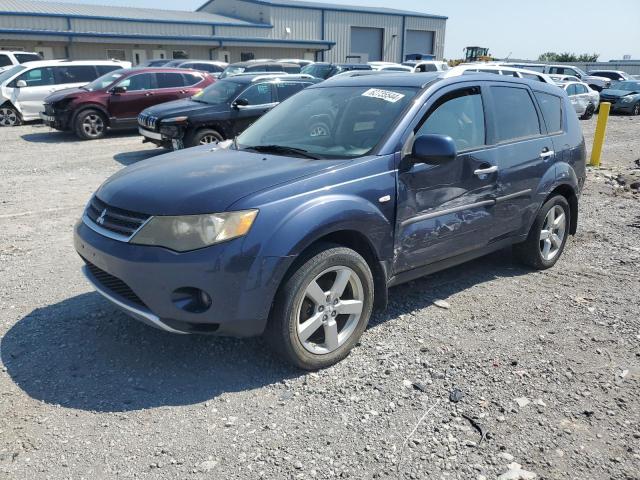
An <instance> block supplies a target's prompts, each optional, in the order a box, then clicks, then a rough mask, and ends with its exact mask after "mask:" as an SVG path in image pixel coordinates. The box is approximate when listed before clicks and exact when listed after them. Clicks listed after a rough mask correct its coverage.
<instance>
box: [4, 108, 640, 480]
mask: <svg viewBox="0 0 640 480" xmlns="http://www.w3.org/2000/svg"><path fill="white" fill-rule="evenodd" d="M582 125H583V127H584V130H585V136H586V137H587V141H588V142H590V141H591V137H592V134H593V129H594V126H595V119H593V120H590V121H586V122H582ZM639 132H640V118H639V117H635V118H630V117H622V116H616V117H613V118H612V119H611V122H610V125H609V134H608V141H607V145H606V147H605V151H604V157H603V166H604V169H601V170H599V171H597V172H596V171H591V172H590V173H589V179H588V184H587V187H586V191H585V194H584V196H583V198H582V200H581V216H580V226H579V233H578V235H577V236H575V237H574V238H572V239H571V240H570V241H569V244H568V246H567V249H566V250H565V253H564V256H563V257H562V259H561V260H560V261H559V263H558V264H557V265H556V267H555V268H554V269H552V270H548V271H545V272H538V273H535V272H531V271H527V270H525V269H523V268H521V267H520V266H518V265H517V264H516V263H514V262H513V261H512V259H511V255H510V252H509V251H503V252H499V253H496V254H494V255H491V256H489V257H486V258H483V259H480V260H477V261H474V262H472V263H469V264H466V265H463V266H460V267H457V268H454V269H451V270H448V271H445V272H442V273H439V274H436V275H432V276H430V277H428V278H424V279H421V280H418V281H415V282H412V283H410V284H407V285H404V286H400V287H397V288H394V289H393V290H392V291H391V303H390V306H389V309H388V310H387V311H386V312H383V313H377V314H376V315H375V317H374V318H373V320H372V324H371V326H370V328H369V329H368V331H367V332H366V333H365V335H364V336H363V338H362V343H361V345H359V346H358V347H357V348H356V349H355V350H354V352H353V353H352V354H351V355H350V356H349V357H348V358H347V359H346V360H345V361H343V362H342V363H340V364H339V365H337V366H335V367H332V368H329V369H327V370H324V371H321V372H318V373H303V372H300V371H297V370H294V369H292V368H290V367H288V366H286V365H283V364H282V363H280V362H279V361H278V360H277V359H276V358H274V357H273V356H272V355H271V354H270V353H269V351H268V349H267V348H266V347H265V345H264V344H263V343H262V341H261V340H260V339H251V340H242V341H241V340H235V339H225V338H211V337H198V336H173V335H171V334H167V333H164V332H161V331H157V330H154V329H152V328H148V327H145V326H143V325H141V324H139V323H137V322H135V321H133V320H130V319H128V318H127V317H126V316H124V315H123V314H121V313H118V312H117V311H116V310H115V309H113V308H112V307H111V306H110V305H109V304H108V303H107V302H106V301H104V300H103V299H101V297H100V296H99V295H98V294H96V293H94V292H93V291H92V290H91V289H90V288H89V286H88V285H87V283H86V282H85V281H84V280H83V278H82V276H81V274H80V264H81V262H80V260H79V258H78V257H77V255H76V254H75V252H74V250H73V247H72V240H71V231H72V226H73V224H74V222H75V221H76V219H77V218H78V217H79V216H80V213H81V210H82V208H83V206H84V204H85V202H86V201H87V199H88V198H89V196H90V194H91V193H92V192H93V191H94V190H95V189H96V187H97V186H98V185H99V184H100V183H101V181H103V180H104V179H105V178H106V177H107V176H108V175H110V174H112V173H114V172H115V171H117V170H119V169H120V168H122V167H123V165H128V164H131V163H133V162H136V161H138V160H140V159H144V158H149V157H151V156H153V155H156V154H158V153H160V151H158V150H154V149H152V148H151V147H149V146H144V145H142V144H141V143H140V139H139V137H136V136H129V135H119V136H115V137H110V138H107V139H104V140H100V141H95V142H80V141H77V140H76V139H75V138H74V137H73V136H70V135H66V134H61V133H50V132H49V131H48V130H47V129H46V128H44V127H42V126H38V125H31V126H23V127H19V128H12V129H7V128H5V129H0V146H1V147H0V172H1V173H2V174H1V175H0V231H1V232H2V234H1V235H0V337H1V343H0V356H1V362H0V478H8V479H40V478H51V479H81V478H91V479H103V478H109V479H112V478H180V479H183V478H189V479H191V478H193V479H203V478H210V479H257V478H266V479H289V478H296V479H297V478H305V479H311V478H319V479H323V478H354V479H360V478H362V479H369V478H393V479H396V478H398V479H404V478H412V479H416V478H423V479H426V478H444V479H454V478H456V479H483V478H486V479H495V478H499V479H529V478H534V476H535V478H543V479H564V478H567V479H599V480H600V479H612V480H613V479H615V480H620V479H638V478H640V447H639V445H640V389H639V388H638V387H639V385H638V384H639V380H640V302H638V298H639V296H640V273H639V272H640V270H639V268H638V267H639V263H640V242H639V241H638V239H639V236H640V208H639V207H640V203H639V201H640V195H639V194H634V193H632V191H631V190H630V189H629V185H630V184H631V183H633V181H634V178H635V179H638V178H640V175H639V174H640V169H638V166H637V165H636V164H635V163H634V162H635V161H636V160H637V159H639V158H640V134H639ZM622 184H624V185H622ZM625 185H626V186H625ZM625 188H626V190H625ZM435 300H444V301H446V303H445V304H443V303H442V302H438V303H439V304H441V305H442V306H443V307H448V308H441V307H438V306H436V305H434V301H435ZM452 392H453V393H452ZM460 397H461V398H460ZM454 400H456V401H454Z"/></svg>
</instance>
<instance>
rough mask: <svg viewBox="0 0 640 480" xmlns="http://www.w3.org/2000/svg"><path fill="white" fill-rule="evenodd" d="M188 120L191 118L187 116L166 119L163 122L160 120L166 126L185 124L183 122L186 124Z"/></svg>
mask: <svg viewBox="0 0 640 480" xmlns="http://www.w3.org/2000/svg"><path fill="white" fill-rule="evenodd" d="M187 120H189V117H187V116H182V117H171V118H165V119H163V120H160V123H162V124H165V125H166V124H167V123H183V122H186V121H187Z"/></svg>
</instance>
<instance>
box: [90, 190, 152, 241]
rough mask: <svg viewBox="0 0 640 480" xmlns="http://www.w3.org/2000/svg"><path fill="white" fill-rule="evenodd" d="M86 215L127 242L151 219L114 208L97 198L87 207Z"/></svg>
mask: <svg viewBox="0 0 640 480" xmlns="http://www.w3.org/2000/svg"><path fill="white" fill-rule="evenodd" d="M85 214H86V216H87V217H88V218H89V221H91V222H93V224H94V225H97V226H98V227H100V228H103V229H105V230H108V231H110V232H113V233H115V234H117V235H120V236H122V237H125V238H124V239H125V240H128V239H129V238H130V237H131V236H132V235H133V234H134V233H135V232H136V231H137V230H138V229H139V228H140V227H141V226H142V225H143V224H144V222H146V221H147V220H148V219H149V217H150V215H145V214H144V213H137V212H131V211H129V210H124V209H122V208H117V207H112V206H110V205H107V204H106V203H104V202H103V201H102V200H100V199H99V198H98V197H96V196H94V197H93V198H92V199H91V201H90V202H89V205H87V209H86V210H85Z"/></svg>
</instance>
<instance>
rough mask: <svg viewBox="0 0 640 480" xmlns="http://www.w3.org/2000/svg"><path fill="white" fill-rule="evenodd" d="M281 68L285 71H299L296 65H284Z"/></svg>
mask: <svg viewBox="0 0 640 480" xmlns="http://www.w3.org/2000/svg"><path fill="white" fill-rule="evenodd" d="M283 68H284V71H285V72H287V73H294V74H295V73H300V67H299V66H298V65H285V66H284V67H283Z"/></svg>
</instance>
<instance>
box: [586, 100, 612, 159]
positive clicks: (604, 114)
mask: <svg viewBox="0 0 640 480" xmlns="http://www.w3.org/2000/svg"><path fill="white" fill-rule="evenodd" d="M609 110H611V104H610V103H609V102H603V103H601V104H600V113H598V123H597V124H596V133H595V135H594V136H593V148H592V149H591V163H589V165H591V166H592V167H599V166H600V156H601V155H602V145H604V137H605V136H606V134H607V121H608V120H609Z"/></svg>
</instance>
